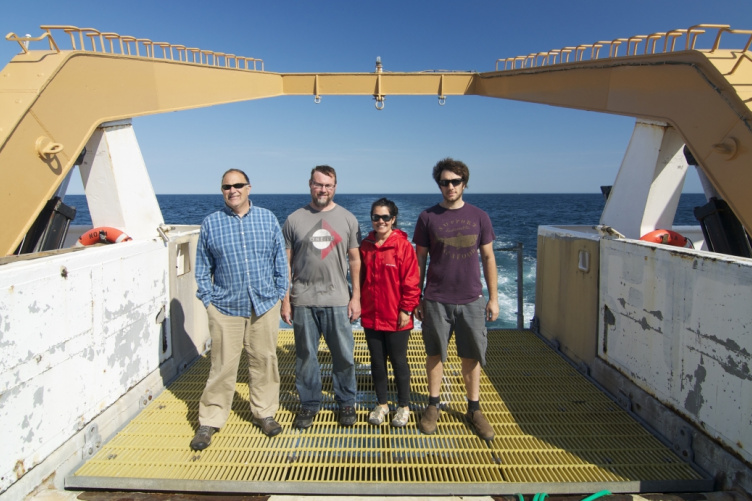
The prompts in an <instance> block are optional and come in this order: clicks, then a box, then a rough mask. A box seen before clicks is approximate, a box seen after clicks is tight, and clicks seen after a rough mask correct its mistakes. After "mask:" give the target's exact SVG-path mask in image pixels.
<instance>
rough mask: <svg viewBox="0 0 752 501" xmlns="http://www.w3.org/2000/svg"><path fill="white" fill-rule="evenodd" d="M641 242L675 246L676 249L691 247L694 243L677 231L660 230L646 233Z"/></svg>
mask: <svg viewBox="0 0 752 501" xmlns="http://www.w3.org/2000/svg"><path fill="white" fill-rule="evenodd" d="M640 240H642V241H644V242H653V243H656V244H664V245H673V246H675V247H689V246H691V245H692V242H691V241H690V240H689V239H688V238H687V237H685V236H684V235H681V234H679V233H677V232H675V231H671V230H663V229H658V230H654V231H651V232H650V233H646V234H644V235H643V236H641V237H640Z"/></svg>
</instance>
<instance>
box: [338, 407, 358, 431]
mask: <svg viewBox="0 0 752 501" xmlns="http://www.w3.org/2000/svg"><path fill="white" fill-rule="evenodd" d="M357 421H358V415H357V414H355V409H354V408H353V407H350V406H349V405H347V406H345V407H343V408H342V409H340V411H339V425H340V426H352V425H354V424H355V423H356V422H357Z"/></svg>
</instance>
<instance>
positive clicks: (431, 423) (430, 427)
mask: <svg viewBox="0 0 752 501" xmlns="http://www.w3.org/2000/svg"><path fill="white" fill-rule="evenodd" d="M440 415H441V410H439V408H438V407H436V406H435V405H429V406H428V407H426V410H424V411H423V416H422V417H421V418H420V424H419V425H418V428H419V429H420V431H421V432H422V433H425V434H426V435H433V434H434V433H436V423H438V421H439V416H440Z"/></svg>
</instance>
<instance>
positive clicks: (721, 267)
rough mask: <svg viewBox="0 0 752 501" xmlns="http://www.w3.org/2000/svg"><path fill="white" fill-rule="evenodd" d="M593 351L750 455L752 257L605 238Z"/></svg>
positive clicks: (726, 442) (693, 419)
mask: <svg viewBox="0 0 752 501" xmlns="http://www.w3.org/2000/svg"><path fill="white" fill-rule="evenodd" d="M600 252H601V276H600V295H599V303H600V308H599V310H600V318H599V332H598V336H599V356H601V357H602V358H603V359H604V360H606V361H607V362H608V363H610V364H612V365H613V366H615V367H616V368H618V369H619V370H620V371H621V372H622V373H624V374H625V375H627V376H628V377H630V379H632V380H634V382H635V383H636V384H638V385H639V386H640V387H641V388H643V389H644V390H645V391H647V392H649V393H650V394H652V395H654V396H655V397H657V398H658V399H659V400H661V401H662V402H663V403H664V404H666V405H668V406H669V407H671V408H673V409H675V410H677V411H678V412H679V413H681V414H682V415H684V416H685V417H686V418H688V419H689V420H690V421H692V422H694V423H695V424H696V425H697V426H698V427H700V428H701V429H704V430H705V431H706V432H707V433H708V434H710V435H711V436H713V437H715V438H717V439H719V440H720V441H721V442H722V443H723V444H725V446H726V447H728V448H729V449H731V450H734V451H736V452H737V453H738V454H740V455H741V456H742V457H743V458H745V459H746V460H747V461H752V372H750V366H751V365H752V360H751V359H752V259H744V258H736V257H733V256H725V255H719V254H713V253H707V252H700V251H694V250H692V249H678V248H673V247H668V246H663V245H654V244H647V243H643V242H637V241H633V240H631V241H630V240H605V239H604V240H602V241H601V251H600Z"/></svg>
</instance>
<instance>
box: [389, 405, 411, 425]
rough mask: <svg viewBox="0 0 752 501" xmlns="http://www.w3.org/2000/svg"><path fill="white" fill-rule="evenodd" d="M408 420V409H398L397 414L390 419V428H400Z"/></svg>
mask: <svg viewBox="0 0 752 501" xmlns="http://www.w3.org/2000/svg"><path fill="white" fill-rule="evenodd" d="M409 419H410V409H409V408H408V407H399V408H398V409H397V412H395V413H394V419H392V426H396V427H397V428H402V427H403V426H405V425H406V424H407V421H408V420H409Z"/></svg>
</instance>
